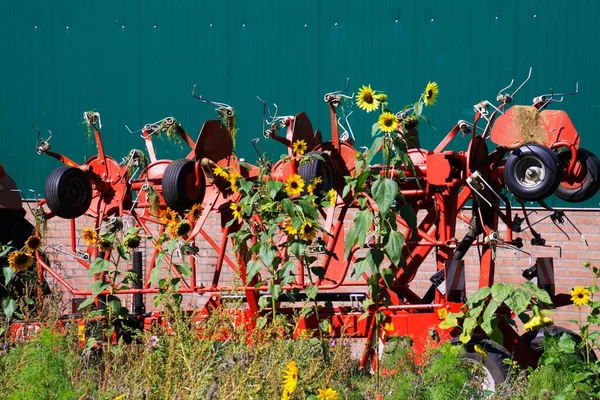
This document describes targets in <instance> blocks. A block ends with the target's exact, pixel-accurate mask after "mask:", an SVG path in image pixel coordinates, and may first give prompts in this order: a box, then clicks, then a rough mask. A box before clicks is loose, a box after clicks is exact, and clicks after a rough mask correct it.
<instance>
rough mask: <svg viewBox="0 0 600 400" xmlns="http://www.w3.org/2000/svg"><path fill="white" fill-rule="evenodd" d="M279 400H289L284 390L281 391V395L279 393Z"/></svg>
mask: <svg viewBox="0 0 600 400" xmlns="http://www.w3.org/2000/svg"><path fill="white" fill-rule="evenodd" d="M281 400H290V394H289V393H288V391H287V390H285V389H283V393H281Z"/></svg>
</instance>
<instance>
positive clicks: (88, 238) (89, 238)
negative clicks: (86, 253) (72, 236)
mask: <svg viewBox="0 0 600 400" xmlns="http://www.w3.org/2000/svg"><path fill="white" fill-rule="evenodd" d="M81 237H83V240H85V242H86V243H87V244H88V245H91V244H96V242H97V241H98V232H96V230H95V229H94V228H83V231H82V232H81Z"/></svg>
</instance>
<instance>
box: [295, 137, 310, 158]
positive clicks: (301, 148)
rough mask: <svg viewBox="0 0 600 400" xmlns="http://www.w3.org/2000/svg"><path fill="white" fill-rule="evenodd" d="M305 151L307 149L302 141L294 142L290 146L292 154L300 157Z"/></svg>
mask: <svg viewBox="0 0 600 400" xmlns="http://www.w3.org/2000/svg"><path fill="white" fill-rule="evenodd" d="M306 149H308V146H307V144H306V142H305V141H304V140H302V139H300V140H296V141H295V142H294V143H293V144H292V151H293V152H294V154H298V155H300V156H301V155H302V154H304V152H305V151H306Z"/></svg>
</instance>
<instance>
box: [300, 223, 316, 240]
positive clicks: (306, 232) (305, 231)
mask: <svg viewBox="0 0 600 400" xmlns="http://www.w3.org/2000/svg"><path fill="white" fill-rule="evenodd" d="M300 236H301V237H302V239H303V240H306V241H307V242H311V241H313V240H314V239H315V237H316V236H317V227H316V226H315V224H314V223H313V222H311V221H306V222H304V223H303V224H302V226H300Z"/></svg>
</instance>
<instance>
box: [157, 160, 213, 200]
mask: <svg viewBox="0 0 600 400" xmlns="http://www.w3.org/2000/svg"><path fill="white" fill-rule="evenodd" d="M194 169H195V168H194V162H193V161H191V160H188V159H185V158H184V159H181V160H175V161H173V162H172V163H171V164H169V166H168V167H167V168H166V169H165V173H164V175H163V178H162V195H163V197H164V199H165V203H167V206H169V207H170V208H171V209H173V210H175V211H177V212H184V211H187V210H189V209H190V208H192V206H193V205H194V204H197V203H201V202H202V200H203V199H204V192H205V190H206V184H205V180H204V174H203V173H202V170H200V177H201V182H200V187H199V188H195V187H193V188H191V190H190V187H189V186H188V185H193V183H194V182H195V180H196V176H195V172H194ZM196 189H197V190H196ZM192 192H193V193H192Z"/></svg>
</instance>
